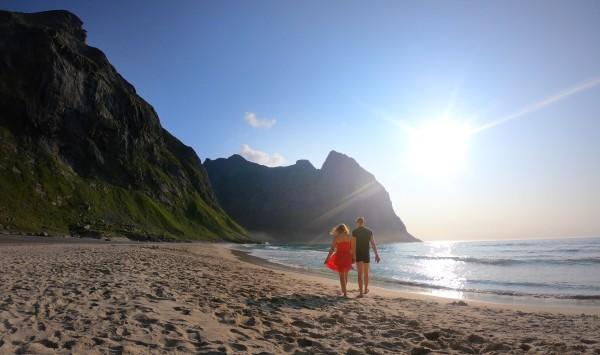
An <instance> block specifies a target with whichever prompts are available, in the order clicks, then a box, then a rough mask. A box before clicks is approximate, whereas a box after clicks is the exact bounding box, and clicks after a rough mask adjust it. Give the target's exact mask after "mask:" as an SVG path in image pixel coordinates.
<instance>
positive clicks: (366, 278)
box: [363, 263, 369, 295]
mask: <svg viewBox="0 0 600 355" xmlns="http://www.w3.org/2000/svg"><path fill="white" fill-rule="evenodd" d="M364 268H365V269H364V270H363V278H364V284H365V295H366V294H367V293H369V263H364Z"/></svg>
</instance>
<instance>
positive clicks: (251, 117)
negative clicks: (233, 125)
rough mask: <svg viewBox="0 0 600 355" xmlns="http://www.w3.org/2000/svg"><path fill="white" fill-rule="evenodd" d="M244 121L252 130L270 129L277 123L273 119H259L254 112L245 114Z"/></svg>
mask: <svg viewBox="0 0 600 355" xmlns="http://www.w3.org/2000/svg"><path fill="white" fill-rule="evenodd" d="M244 121H246V123H248V124H249V125H250V126H252V127H254V128H271V127H273V126H275V124H276V123H277V120H275V119H270V118H259V117H258V116H256V114H255V113H254V112H246V113H245V114H244Z"/></svg>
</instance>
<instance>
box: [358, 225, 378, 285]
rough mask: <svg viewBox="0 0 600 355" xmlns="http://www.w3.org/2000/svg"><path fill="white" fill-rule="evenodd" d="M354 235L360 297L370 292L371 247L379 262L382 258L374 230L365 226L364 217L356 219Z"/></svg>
mask: <svg viewBox="0 0 600 355" xmlns="http://www.w3.org/2000/svg"><path fill="white" fill-rule="evenodd" d="M352 237H353V238H354V260H355V261H356V268H357V269H358V270H357V271H358V288H359V289H360V295H359V296H358V297H363V294H367V293H369V263H370V261H371V255H370V247H372V248H373V252H374V253H375V261H376V262H377V263H379V261H380V260H381V259H380V258H379V253H378V252H377V245H376V244H375V239H374V238H373V232H372V231H371V230H370V229H369V228H367V227H365V218H364V217H358V218H357V219H356V229H355V230H353V231H352Z"/></svg>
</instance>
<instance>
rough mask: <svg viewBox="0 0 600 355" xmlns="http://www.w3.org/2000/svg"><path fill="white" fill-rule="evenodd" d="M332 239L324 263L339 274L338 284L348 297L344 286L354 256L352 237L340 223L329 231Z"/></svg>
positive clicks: (346, 283) (346, 282) (346, 227)
mask: <svg viewBox="0 0 600 355" xmlns="http://www.w3.org/2000/svg"><path fill="white" fill-rule="evenodd" d="M331 235H332V236H333V240H332V242H331V248H330V249H329V254H327V259H325V265H327V267H328V268H330V269H331V270H333V271H336V272H338V273H339V275H340V286H341V287H342V293H344V297H348V295H347V293H346V286H347V285H348V271H350V269H351V268H352V263H353V260H352V259H353V256H354V238H352V237H351V236H350V230H349V229H348V226H346V225H345V224H340V225H338V226H337V227H335V228H333V230H332V231H331Z"/></svg>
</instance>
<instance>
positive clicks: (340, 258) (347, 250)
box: [327, 242, 352, 272]
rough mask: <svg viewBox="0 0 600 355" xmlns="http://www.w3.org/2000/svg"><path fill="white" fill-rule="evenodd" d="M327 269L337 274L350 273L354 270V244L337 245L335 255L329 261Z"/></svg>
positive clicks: (342, 243)
mask: <svg viewBox="0 0 600 355" xmlns="http://www.w3.org/2000/svg"><path fill="white" fill-rule="evenodd" d="M327 267H328V268H330V269H331V270H333V271H336V272H345V271H349V270H350V269H351V268H352V243H351V242H340V243H337V245H336V250H335V253H333V254H332V255H331V256H330V257H329V260H327Z"/></svg>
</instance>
